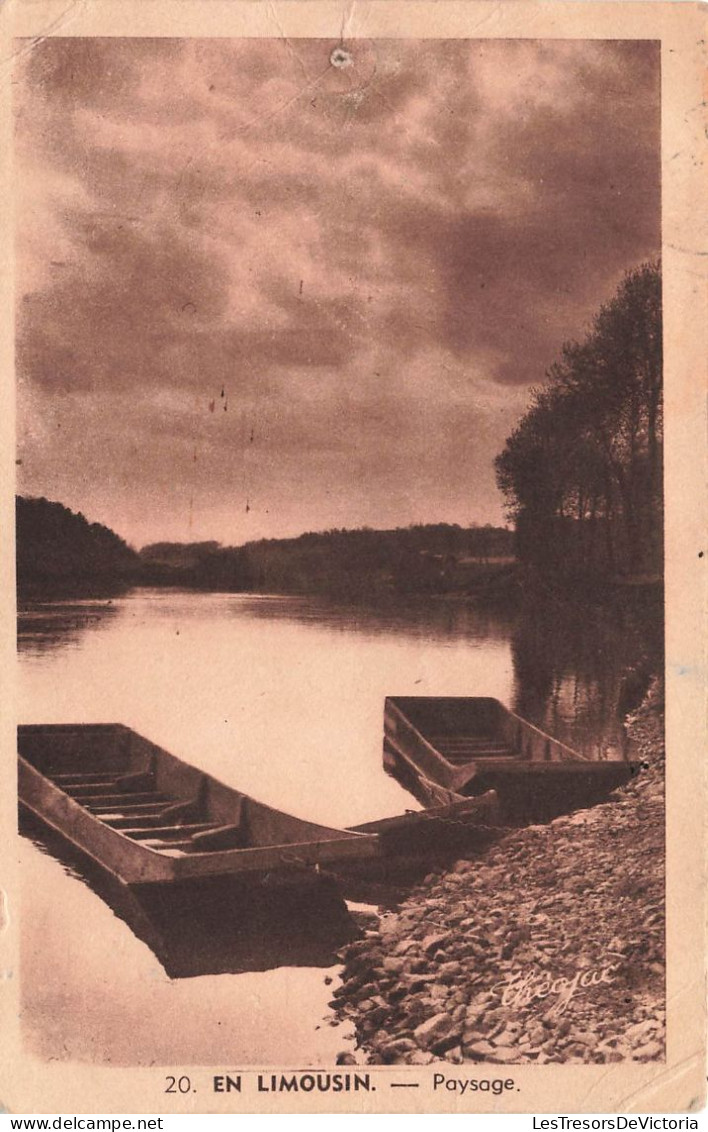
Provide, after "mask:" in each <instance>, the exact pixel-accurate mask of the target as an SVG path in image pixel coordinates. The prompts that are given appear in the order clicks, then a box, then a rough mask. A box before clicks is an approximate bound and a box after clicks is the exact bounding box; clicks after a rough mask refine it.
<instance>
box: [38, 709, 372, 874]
mask: <svg viewBox="0 0 708 1132" xmlns="http://www.w3.org/2000/svg"><path fill="white" fill-rule="evenodd" d="M18 755H19V783H18V797H19V802H20V806H21V807H24V808H25V809H26V810H28V811H30V812H31V813H33V814H35V815H36V816H37V817H38V818H40V819H41V820H42V821H43V822H44V823H46V824H47V825H48V826H50V827H51V828H52V829H54V830H56V831H57V832H58V833H60V834H61V835H62V836H63V837H65V838H67V839H68V840H69V841H70V842H71V843H72V844H74V845H75V846H77V847H78V848H79V849H80V850H81V851H82V852H83V853H84V854H86V855H88V856H89V857H90V858H92V859H93V860H94V861H96V862H97V863H98V864H99V865H101V866H102V867H103V868H105V869H107V870H108V871H109V872H110V873H111V874H113V875H114V876H116V877H118V878H119V879H120V880H121V881H123V882H124V883H125V884H128V885H144V884H158V883H169V884H173V883H176V882H183V881H184V882H186V881H193V880H195V879H199V878H206V877H216V876H232V875H236V874H239V875H242V876H243V877H244V878H246V877H254V876H259V877H261V878H264V877H272V876H276V875H277V876H280V875H282V874H291V875H292V874H295V875H296V876H299V875H302V874H303V873H304V872H307V871H308V870H309V871H314V867H315V866H321V865H327V864H331V863H333V862H336V861H342V860H361V859H363V858H366V857H373V856H376V855H378V854H380V853H381V844H380V840H379V837H378V836H377V835H376V834H374V833H371V834H369V833H359V832H357V831H354V830H341V829H331V828H329V827H327V826H322V825H317V824H314V823H312V822H307V821H302V820H301V819H300V818H296V817H292V816H291V815H289V814H285V813H281V812H280V811H279V810H275V809H272V808H271V807H270V806H266V805H264V804H263V803H261V802H257V801H256V800H255V799H253V798H250V797H248V795H246V794H242V793H241V792H240V791H238V790H234V789H233V788H232V787H230V786H225V785H224V784H223V783H221V782H219V781H217V780H216V779H215V778H212V777H211V775H208V774H205V773H204V772H203V771H201V770H198V769H197V768H195V767H193V766H190V765H189V764H187V763H184V762H182V761H181V760H180V759H178V758H176V757H175V756H174V755H170V754H168V752H167V751H164V750H162V748H160V747H157V746H156V745H155V744H154V743H151V742H149V741H148V740H147V739H144V738H142V736H140V735H138V734H136V733H135V732H134V731H131V730H130V728H128V727H124V726H122V725H121V724H51V725H49V724H48V725H44V724H42V725H29V726H21V727H19V728H18Z"/></svg>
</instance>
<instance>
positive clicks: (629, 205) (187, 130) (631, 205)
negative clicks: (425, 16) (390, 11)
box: [17, 39, 660, 538]
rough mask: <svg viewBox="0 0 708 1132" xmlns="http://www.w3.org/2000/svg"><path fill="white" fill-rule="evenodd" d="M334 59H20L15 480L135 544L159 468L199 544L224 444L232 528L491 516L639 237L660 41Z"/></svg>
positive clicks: (326, 47) (105, 54) (647, 214)
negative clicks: (504, 481)
mask: <svg viewBox="0 0 708 1132" xmlns="http://www.w3.org/2000/svg"><path fill="white" fill-rule="evenodd" d="M336 46H337V43H336V42H334V41H331V42H330V41H327V40H289V41H286V40H282V39H279V40H191V41H190V40H186V41H177V40H150V39H140V40H137V39H136V40H129V39H123V40H113V39H111V40H108V39H98V40H82V39H49V40H45V41H44V42H43V43H42V44H41V45H39V46H37V47H36V48H35V49H33V51H32V52H30V53H29V54H28V55H26V56H25V57H24V58H23V62H22V64H21V68H20V72H19V74H18V84H17V92H18V97H17V123H18V152H19V163H20V169H21V176H22V177H23V178H24V181H23V185H24V188H25V193H24V194H23V196H22V198H21V202H20V206H19V209H18V232H19V241H20V257H19V271H18V275H19V291H20V298H19V303H18V369H19V375H20V377H21V379H22V389H23V399H22V400H21V406H20V409H21V413H22V412H24V413H25V414H27V416H26V422H27V427H26V429H25V441H24V443H25V448H24V449H23V457H24V459H25V463H24V464H23V471H24V474H25V475H26V478H27V487H28V489H30V490H37V491H41V492H42V493H45V494H52V493H53V491H54V494H57V493H58V492H59V491H61V492H63V493H64V496H65V497H66V499H67V502H70V503H71V502H73V503H75V504H76V505H80V506H82V507H83V509H84V510H88V511H89V512H91V510H92V508H91V500H92V499H93V500H94V501H95V502H96V503H97V504H98V503H100V505H101V508H102V509H103V512H102V513H98V512H97V511H96V508H95V507H94V508H93V513H95V514H96V517H98V518H101V517H103V518H105V519H106V520H107V521H108V520H109V519H110V518H111V514H115V515H118V516H119V517H121V516H122V517H124V518H125V522H126V523H127V524H128V527H131V529H134V530H136V531H137V530H138V529H139V530H140V531H142V532H144V534H145V537H146V538H150V537H151V535H150V533H149V532H148V530H147V528H148V527H149V525H150V523H151V522H153V521H154V522H161V523H162V524H163V527H162V528H160V531H158V530H156V531H155V532H153V533H154V534H155V537H157V535H158V534H160V532H161V531H162V532H163V533H169V530H168V528H169V526H170V522H171V520H170V519H169V517H168V516H167V512H166V509H165V508H161V509H160V511H159V514H158V513H157V512H154V513H153V512H151V511H150V507H148V508H147V511H146V510H145V508H144V507H142V505H141V504H140V499H152V498H153V497H154V494H155V484H158V483H159V484H160V485H163V487H164V484H165V483H166V482H168V481H170V482H172V481H174V480H175V477H176V479H177V480H179V477H183V478H184V484H183V485H182V487H181V488H180V487H179V485H178V484H177V483H176V482H175V483H173V486H172V487H171V488H170V491H171V492H172V495H171V498H172V499H173V501H174V504H175V506H177V503H178V501H179V500H183V498H184V497H185V496H187V495H188V496H189V497H190V498H192V499H196V500H197V502H196V503H194V506H195V507H196V506H201V509H202V514H203V516H204V523H205V527H204V531H203V533H205V534H207V535H208V534H209V533H213V534H216V535H217V536H218V535H219V533H220V530H219V529H216V528H214V529H213V530H212V529H211V528H210V527H209V519H208V516H209V515H211V516H212V517H213V521H214V522H215V523H217V526H218V525H219V524H223V514H224V510H223V498H224V497H227V496H228V495H229V492H230V491H231V490H232V489H233V488H234V485H236V487H237V488H238V492H241V489H242V487H243V482H242V481H243V477H242V473H243V470H244V467H248V460H249V459H250V460H251V463H253V461H254V460H256V461H257V462H259V468H260V479H259V483H260V488H261V490H262V493H264V494H267V495H268V497H269V499H270V500H271V504H272V506H270V507H268V508H266V507H265V504H264V506H263V509H262V511H261V512H260V514H261V521H262V524H263V525H262V527H260V528H257V529H256V530H255V531H252V530H250V529H249V531H248V532H247V533H268V532H269V531H270V530H276V529H278V530H280V529H286V528H287V529H288V530H297V528H298V524H299V523H300V521H302V523H303V524H304V523H305V520H306V519H307V525H310V526H312V525H324V526H326V525H343V524H346V523H347V522H355V521H366V522H369V523H372V524H376V523H377V522H379V521H380V522H384V521H385V522H391V521H392V517H393V518H395V514H398V515H399V516H400V521H401V522H405V521H410V520H411V519H415V518H422V517H426V518H429V519H436V518H438V517H443V516H442V513H441V512H442V510H445V509H446V508H447V507H448V504H447V503H444V502H441V499H442V497H445V498H447V499H448V500H449V501H450V502H449V506H450V507H452V508H453V512H454V508H457V512H454V513H452V512H451V513H448V511H447V510H446V511H445V517H447V518H454V515H455V513H459V518H460V521H468V520H469V519H470V518H474V517H479V518H482V519H483V520H486V519H494V518H496V517H498V516H499V514H500V507H499V502H498V499H497V497H496V494H495V490H494V485H493V475H492V471H491V462H492V458H493V456H494V454H495V452H496V451H498V450H499V448H500V447H501V445H502V444H503V442H504V439H505V436H506V434H507V432H508V431H509V429H510V428H511V427H513V423H514V419H515V416H518V414H519V412H521V411H522V410H523V405H524V397H525V390H526V389H527V387H528V386H529V385H532V384H537V383H538V382H540V381H541V380H542V379H543V375H544V372H545V370H546V368H547V367H548V365H549V364H550V363H551V362H552V361H553V359H554V357H555V356H556V355H557V353H558V350H559V348H560V345H561V343H562V342H563V340H564V339H567V338H569V337H573V336H579V335H582V333H583V331H584V328H585V326H586V325H587V322H588V320H589V318H590V317H591V316H592V314H593V312H594V310H595V309H596V308H597V307H598V305H599V304H600V303H601V302H602V301H604V300H605V299H606V298H607V297H608V296H609V295H610V294H611V293H612V290H613V289H614V287H615V286H616V284H617V282H618V281H619V279H620V277H621V275H622V273H623V271H625V270H626V269H627V268H629V267H631V266H633V265H635V264H636V263H638V262H640V261H641V260H643V259H646V258H649V257H652V256H654V255H656V254H657V252H658V249H659V245H660V239H659V235H660V225H659V206H660V200H659V184H660V180H659V48H658V45H657V44H655V43H651V42H643V43H634V42H607V43H604V42H600V41H595V42H587V43H582V42H568V43H564V42H563V41H544V42H535V41H494V40H486V41H478V42H476V41H464V40H460V41H435V40H426V41H415V40H407V41H395V40H382V41H375V42H368V41H354V42H353V43H352V44H347V45H346V46H347V47H348V49H349V50H350V51H351V54H352V58H353V60H354V61H353V63H352V65H351V67H343V68H335V67H332V65H331V63H330V55H331V52H332V50H333V48H334V47H336ZM222 388H224V389H226V390H227V391H228V399H229V404H228V411H227V412H224V411H223V407H222V406H221V405H219V406H218V407H217V408H218V409H219V412H221V416H219V415H218V413H217V412H216V411H215V412H214V413H212V412H211V411H210V409H209V405H210V402H211V401H212V400H213V399H214V398H215V397H216V398H217V399H219V394H220V391H221V389H222ZM23 406H26V407H25V408H23ZM118 406H123V408H122V409H121V410H120V411H119V410H118ZM55 411H56V412H58V413H59V414H60V416H61V419H62V420H63V425H62V429H56V430H53V429H52V428H49V427H45V428H42V427H40V425H39V424H38V422H37V416H36V414H37V413H39V414H40V416H41V415H42V414H44V416H45V417H52V419H53V416H52V414H53V413H54V412H55ZM30 414H35V416H34V417H33V418H32V419H33V422H34V423H31V422H30ZM23 419H24V418H23ZM109 419H110V420H112V422H113V432H112V433H111V435H110V439H109V438H108V436H107V432H106V428H107V421H108V420H109ZM82 421H83V427H82ZM254 421H255V422H258V426H259V431H258V438H257V439H255V440H254V441H253V442H252V447H251V448H250V449H248V450H247V451H246V454H244V451H245V450H244V448H243V435H242V433H243V430H244V429H250V428H251V427H252V423H253V422H254ZM248 422H251V423H248ZM60 433H61V438H59V434H60ZM68 435H71V436H72V437H73V438H74V447H73V449H72V448H70V449H67V447H66V437H67V436H68ZM195 444H196V445H198V446H200V452H201V455H200V457H199V460H198V461H197V464H196V467H195V462H194V452H193V448H194V445H195ZM67 452H69V455H67ZM109 452H110V457H111V459H110V466H109V464H108V462H107V453H109ZM248 452H250V456H249V455H248ZM207 457H208V458H207ZM244 461H245V464H244ZM453 466H454V467H455V468H456V475H457V478H456V480H455V482H454V483H451V482H450V468H451V467H453ZM352 469H355V471H356V476H357V482H358V484H359V486H358V487H356V488H354V487H352V486H351V485H350V487H349V488H348V487H347V476H348V475H350V474H351V473H352ZM170 477H172V480H170ZM293 477H299V479H300V480H301V482H302V484H303V493H304V492H305V491H306V493H307V507H306V509H303V510H302V511H299V510H298V502H297V497H296V496H297V493H295V492H294V490H293V487H292V483H293ZM187 483H189V484H191V487H189V490H188V488H187V486H186V485H187ZM53 484H55V485H56V490H54V488H53ZM362 484H365V485H366V491H365V492H364V488H363V487H362V486H361V485H362ZM472 484H475V485H476V492H477V494H476V501H475V503H474V505H473V506H472V509H471V510H469V508H468V507H467V504H465V502H464V501H465V499H466V498H468V495H469V493H470V492H471V491H472V486H471V485H472ZM72 485H73V487H72ZM107 485H108V486H107ZM333 485H334V486H336V492H335V494H336V497H337V505H336V507H335V506H334V504H333V503H332V498H333V496H332V491H333V490H334V486H333ZM441 485H444V490H441ZM249 490H250V491H251V492H254V491H255V485H254V484H251V487H250V489H249ZM131 492H132V493H133V494H134V495H135V500H134V501H132V502H131V501H130V499H129V495H130V493H131ZM362 493H363V494H362ZM347 498H349V499H350V501H351V506H350V508H349V510H348V509H347V508H348V504H347ZM355 498H356V505H355V504H354V500H355ZM303 499H304V494H301V507H302V508H305V504H304V502H303ZM318 506H320V507H321V515H322V521H321V523H316V522H315V523H313V521H312V517H313V516H314V515H316V514H317V507H318ZM396 508H398V511H396ZM392 509H393V510H392ZM193 510H194V508H191V509H190V514H191V513H192V512H193ZM256 510H257V509H256ZM266 510H267V511H268V513H269V515H270V516H271V517H270V518H268V519H267V520H266V518H265V511H266ZM274 513H277V514H278V516H279V517H278V519H277V522H276V520H275V519H274V518H272V515H273V514H274ZM123 529H124V531H125V533H127V534H130V533H131V531H130V529H128V528H127V527H125V526H124V528H123ZM136 537H137V536H136Z"/></svg>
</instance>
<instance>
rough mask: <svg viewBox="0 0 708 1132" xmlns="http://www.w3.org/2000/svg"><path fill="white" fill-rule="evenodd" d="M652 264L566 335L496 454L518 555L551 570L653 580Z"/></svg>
mask: <svg viewBox="0 0 708 1132" xmlns="http://www.w3.org/2000/svg"><path fill="white" fill-rule="evenodd" d="M662 460H663V415H662V306H661V270H660V264H659V263H658V262H657V263H647V264H644V265H642V266H641V267H639V268H638V269H636V270H634V271H630V272H629V273H628V274H627V275H626V276H625V277H624V279H623V280H622V283H621V284H620V286H619V288H618V290H617V292H616V294H615V295H614V297H613V298H612V299H611V300H610V301H609V302H608V303H606V304H605V305H604V306H603V307H602V308H601V309H600V311H599V313H598V314H597V316H596V317H595V318H594V320H593V323H592V326H591V329H590V331H589V333H588V334H587V336H586V337H585V339H584V340H583V341H582V342H568V343H566V344H565V345H564V346H563V348H562V351H561V355H560V358H559V360H558V361H557V362H556V363H555V364H554V365H553V366H552V367H551V369H550V371H549V372H548V374H547V381H546V383H545V384H544V385H543V386H541V387H540V388H537V389H535V390H534V391H533V394H532V401H531V405H530V408H529V410H528V411H527V413H526V414H525V416H524V417H523V418H522V419H521V421H520V422H519V425H518V426H517V428H516V429H515V430H514V431H513V433H512V434H511V436H510V437H509V438H508V440H507V442H506V446H505V448H504V450H503V452H501V453H500V455H499V456H498V457H497V459H496V462H495V464H496V474H497V482H498V484H499V487H500V488H501V491H502V493H503V494H504V496H505V499H506V503H507V512H508V515H509V517H510V519H512V520H513V522H514V523H515V527H516V549H517V553H518V556H519V558H520V559H521V560H522V561H523V562H524V563H526V564H528V565H530V566H532V567H536V568H538V570H539V571H541V572H544V573H548V574H552V575H554V576H562V575H567V576H571V577H577V576H585V577H597V578H607V577H612V578H615V579H617V578H622V577H625V578H626V577H631V578H634V579H638V578H647V577H655V576H659V575H660V574H661V571H662V560H663V494H662Z"/></svg>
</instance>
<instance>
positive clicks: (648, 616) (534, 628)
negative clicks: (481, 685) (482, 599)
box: [512, 595, 663, 757]
mask: <svg viewBox="0 0 708 1132" xmlns="http://www.w3.org/2000/svg"><path fill="white" fill-rule="evenodd" d="M512 654H513V658H514V673H515V684H514V710H515V711H516V712H517V713H518V714H519V715H522V716H524V717H525V718H527V719H530V720H531V721H532V722H533V723H536V724H537V725H538V726H539V727H542V728H543V729H544V730H547V731H549V732H550V733H551V734H553V735H555V736H556V737H557V738H559V739H562V740H564V741H565V742H567V743H569V744H570V745H571V746H576V747H577V748H578V749H579V750H581V751H582V752H584V753H585V754H588V755H592V756H595V757H602V756H603V755H604V754H605V753H606V752H607V751H608V748H611V747H621V744H622V741H623V727H622V718H623V716H624V714H625V713H626V712H627V711H628V710H631V708H632V707H634V706H635V704H636V702H637V700H638V699H640V698H641V695H642V693H643V690H644V687H645V685H646V682H647V681H648V678H649V676H650V675H651V674H652V673H655V672H659V671H660V670H661V667H662V665H663V659H662V658H663V610H662V605H661V601H660V600H659V599H658V598H656V597H652V596H648V595H636V596H635V595H629V596H626V597H622V598H619V599H618V600H616V601H614V602H613V603H612V604H611V605H605V606H599V605H590V604H587V605H586V604H583V603H581V602H573V603H571V602H569V601H567V600H560V599H558V598H556V597H555V596H554V597H549V598H534V599H533V600H529V601H528V602H527V604H526V605H525V607H524V609H523V610H522V611H521V613H520V615H519V619H518V622H517V625H516V628H515V631H514V634H513V636H512Z"/></svg>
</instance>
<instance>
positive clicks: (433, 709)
mask: <svg viewBox="0 0 708 1132" xmlns="http://www.w3.org/2000/svg"><path fill="white" fill-rule="evenodd" d="M384 766H385V767H386V769H387V770H388V771H389V772H390V773H392V774H393V775H395V777H396V778H398V779H399V780H400V781H401V782H402V783H403V784H404V785H406V786H407V787H408V788H409V789H410V790H412V792H413V793H415V794H416V795H417V796H418V797H420V798H421V800H423V801H424V802H426V803H427V804H430V803H433V804H436V805H440V804H444V803H446V802H447V803H455V802H456V801H459V800H460V799H461V798H463V797H469V796H474V795H479V794H482V793H484V792H485V791H488V790H494V791H496V793H497V795H498V798H499V804H500V808H501V813H502V814H503V815H504V816H510V815H512V814H513V815H515V816H517V817H518V816H520V815H521V814H522V813H523V814H525V815H526V816H528V815H529V814H531V813H539V816H541V813H545V812H546V811H548V810H550V811H561V810H563V809H572V808H574V807H576V806H577V805H581V804H583V802H585V803H590V802H592V801H596V800H597V799H599V798H601V797H603V796H604V795H606V794H608V793H609V792H610V791H612V790H614V789H616V787H618V786H622V785H623V784H624V783H626V782H627V781H629V779H630V777H631V776H632V774H634V773H636V770H637V767H636V766H635V765H634V764H632V763H630V762H628V761H626V760H625V759H620V760H617V761H608V762H601V761H595V760H590V759H587V758H585V757H584V756H582V755H580V754H579V753H578V752H577V751H574V750H573V749H572V748H571V747H568V746H566V745H565V744H564V743H561V742H560V741H559V740H558V739H553V738H552V737H551V736H550V735H546V734H545V733H544V732H543V731H540V730H539V728H537V727H534V726H533V724H531V723H529V722H527V720H525V719H522V718H521V717H520V716H518V715H515V714H514V713H513V712H511V711H509V709H508V708H506V707H504V705H503V704H501V703H500V702H499V700H495V699H491V698H487V697H451V696H445V697H432V696H389V697H388V698H387V699H386V703H385V708H384Z"/></svg>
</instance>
